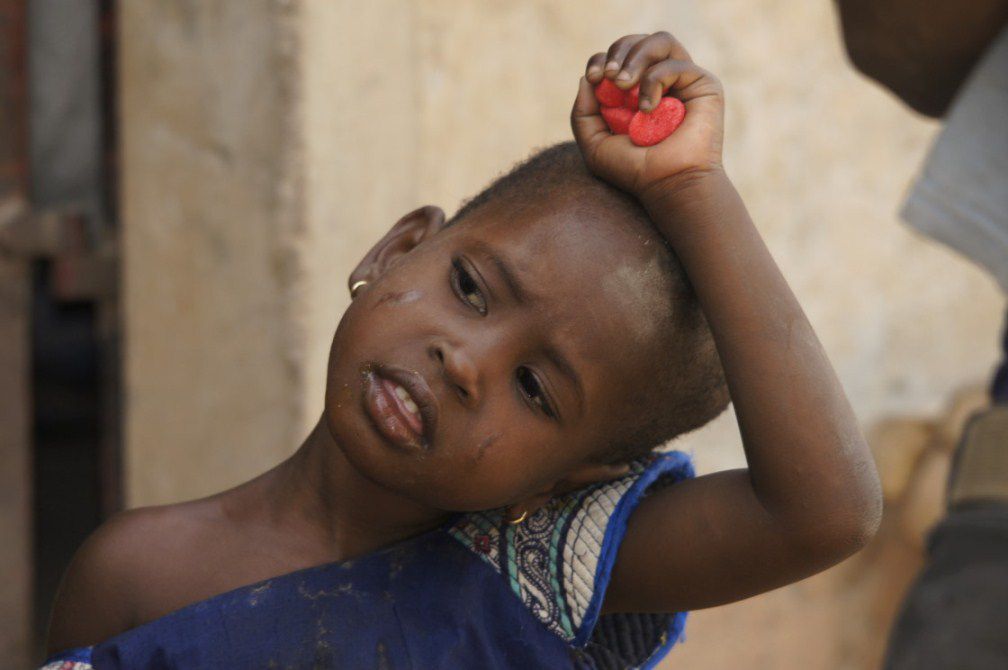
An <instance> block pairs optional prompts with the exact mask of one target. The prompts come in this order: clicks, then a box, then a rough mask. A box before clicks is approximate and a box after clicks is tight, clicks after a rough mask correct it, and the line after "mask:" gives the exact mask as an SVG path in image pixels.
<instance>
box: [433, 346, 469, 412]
mask: <svg viewBox="0 0 1008 670" xmlns="http://www.w3.org/2000/svg"><path fill="white" fill-rule="evenodd" d="M429 353H430V355H431V357H432V358H434V359H435V360H437V361H438V363H439V364H440V366H441V373H442V374H443V375H444V378H445V382H446V383H447V384H448V386H449V388H451V390H452V391H454V392H455V393H456V395H458V397H459V399H460V400H462V402H463V404H465V405H466V406H468V407H475V406H476V405H477V404H479V398H480V392H479V381H480V380H479V370H478V369H477V368H476V364H475V363H474V362H473V359H472V358H471V357H470V356H469V354H467V353H466V351H465V350H464V349H463V348H462V347H458V346H453V345H450V344H447V343H437V344H434V345H431V347H430V352H429Z"/></svg>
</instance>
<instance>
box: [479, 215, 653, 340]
mask: <svg viewBox="0 0 1008 670" xmlns="http://www.w3.org/2000/svg"><path fill="white" fill-rule="evenodd" d="M487 214H488V215H487V216H484V217H480V219H478V220H475V221H473V223H474V224H475V225H473V226H471V227H470V228H469V229H468V230H467V231H466V232H465V237H464V240H463V242H462V243H463V244H464V245H465V246H468V247H469V248H470V249H471V250H472V253H474V254H475V255H476V256H477V257H478V258H479V259H480V260H483V261H485V262H488V263H492V264H493V265H494V266H498V265H501V264H502V265H503V266H504V267H505V268H506V272H509V273H511V274H513V275H514V276H515V278H516V279H517V280H518V281H520V282H521V283H522V284H523V285H525V286H526V287H527V288H528V291H529V293H531V294H534V296H535V298H536V301H535V302H536V303H537V307H538V308H539V309H540V310H541V311H545V312H547V313H548V314H549V316H550V317H551V318H550V319H548V320H547V321H546V323H545V326H544V327H546V328H548V329H551V330H556V331H558V332H559V333H566V335H567V336H568V337H570V338H571V339H578V340H583V339H589V340H591V339H598V338H595V337H588V338H585V337H584V335H585V334H587V335H594V334H598V335H604V334H605V333H604V332H602V331H598V332H597V333H596V331H594V330H592V331H587V332H582V331H583V329H584V328H585V327H586V326H591V325H597V324H600V323H618V324H620V325H619V328H618V329H617V330H618V331H619V338H620V339H621V340H622V341H623V343H624V344H629V343H631V342H632V343H635V344H638V345H640V344H644V343H645V342H646V341H648V340H650V339H653V338H654V336H655V334H656V333H655V329H656V328H658V327H661V325H663V323H664V324H665V325H667V320H665V317H667V316H668V313H669V309H670V307H669V301H668V299H667V296H668V291H669V288H670V287H669V278H668V277H667V276H666V273H665V271H664V270H663V267H662V265H663V264H662V254H663V253H666V252H664V250H663V249H662V248H661V246H660V240H659V238H657V237H656V234H647V231H643V230H640V227H638V226H630V225H619V223H618V222H611V221H605V220H602V219H600V218H599V217H592V216H590V213H589V215H585V213H584V212H579V211H578V210H577V209H575V208H552V209H551V208H548V207H538V208H532V207H517V208H513V209H511V210H508V211H500V210H497V211H493V210H492V209H490V208H488V211H487ZM603 330H604V329H603ZM606 339H609V338H606ZM612 344H613V343H612V342H606V343H605V345H604V346H611V345H612ZM592 348H596V347H592Z"/></svg>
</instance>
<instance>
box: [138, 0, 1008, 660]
mask: <svg viewBox="0 0 1008 670" xmlns="http://www.w3.org/2000/svg"><path fill="white" fill-rule="evenodd" d="M122 11H123V17H122V22H121V43H122V87H123V105H122V123H123V170H122V174H123V175H124V183H123V220H124V232H125V254H124V257H125V259H126V267H125V281H126V285H125V301H126V342H127V349H126V351H127V360H126V374H127V388H126V401H127V417H126V438H127V444H126V464H127V465H126V467H127V490H128V497H129V501H130V503H131V504H134V505H138V504H146V503H153V502H164V501H170V500H178V499H181V498H186V497H192V496H196V495H202V494H205V493H209V492H211V491H214V490H218V489H220V488H222V487H225V486H228V485H231V484H234V483H237V482H239V481H241V480H242V479H245V478H247V477H249V476H251V475H253V474H254V473H256V472H258V471H261V470H263V469H265V468H266V467H269V466H270V465H271V464H273V463H275V462H277V461H278V460H279V459H281V458H282V457H283V456H284V455H286V454H288V453H290V452H291V451H292V450H293V449H294V448H295V447H296V445H297V443H298V441H299V439H300V438H301V436H302V435H303V434H304V432H305V430H306V429H307V428H308V427H309V426H310V425H311V423H312V422H313V421H314V420H315V419H316V418H317V416H318V413H319V411H320V408H321V398H322V390H323V380H324V371H325V357H326V352H327V348H328V344H329V339H330V337H331V334H332V331H333V328H334V327H335V324H336V322H337V320H338V317H339V314H340V313H341V312H342V310H343V309H344V308H345V306H346V304H347V301H348V298H347V295H346V277H347V275H348V273H349V272H350V270H351V269H352V267H353V264H354V263H356V261H357V260H358V259H359V258H360V256H361V255H362V254H363V253H364V252H365V250H366V249H367V247H368V246H369V245H370V244H371V243H372V242H373V241H375V240H376V239H377V238H378V237H379V236H380V234H382V233H383V232H384V231H385V230H386V229H387V228H388V227H389V226H390V225H391V224H392V223H393V222H394V221H395V219H396V218H397V217H398V216H399V215H400V214H402V213H405V212H406V211H408V210H409V209H412V208H413V207H415V206H417V205H420V204H424V203H435V204H441V205H442V206H444V207H445V209H446V210H448V211H449V213H450V212H451V210H453V209H454V208H455V207H456V206H457V204H458V203H459V201H460V200H461V199H463V198H464V197H466V196H468V195H471V194H472V193H473V192H474V191H475V190H477V189H478V188H480V187H481V186H482V185H483V184H484V183H486V182H487V181H488V180H489V179H491V178H492V177H493V176H494V175H496V174H497V173H499V172H500V171H501V170H503V169H505V168H506V167H508V166H509V165H510V164H511V163H513V162H514V161H516V160H518V159H520V158H522V157H523V156H525V155H526V154H527V153H528V152H529V151H530V150H531V149H532V148H533V147H536V146H541V145H544V144H548V143H552V142H556V141H560V140H564V139H566V138H567V137H568V136H569V131H568V126H567V114H568V110H569V107H570V103H571V100H572V96H573V94H574V91H575V87H576V83H577V78H578V76H579V75H580V73H581V71H582V68H583V65H584V61H585V60H586V59H587V57H588V56H589V55H590V54H591V53H592V52H594V51H597V50H601V49H604V48H605V47H606V46H607V45H608V43H609V42H610V41H611V40H612V39H613V38H615V37H617V36H619V35H622V34H624V33H628V32H637V31H649V30H654V29H659V28H665V29H669V30H671V31H673V32H674V33H676V34H677V35H678V36H679V37H680V38H681V39H682V40H683V41H684V42H685V43H686V45H687V46H688V47H689V48H690V50H691V51H692V53H693V55H694V57H695V58H696V60H698V61H699V62H700V63H702V64H703V65H705V66H707V67H708V68H710V69H712V70H713V71H715V72H716V73H718V74H719V75H720V76H721V77H722V79H723V81H724V83H725V87H726V90H727V95H728V118H727V121H728V123H727V138H726V158H725V160H726V164H727V166H728V169H729V171H730V173H731V174H732V176H733V177H734V179H735V181H736V183H737V185H738V187H739V189H740V190H741V192H742V194H743V196H744V197H745V199H746V201H747V203H748V204H749V207H750V209H751V211H752V214H753V217H754V219H755V220H756V221H757V223H758V225H759V227H760V229H761V231H762V232H763V233H764V235H765V236H766V239H767V242H768V244H769V246H770V248H771V250H772V251H773V253H774V254H775V256H776V257H777V259H778V260H779V262H780V264H781V266H782V268H783V270H784V273H785V275H786V276H787V277H788V279H789V280H790V281H791V283H792V286H793V287H794V289H795V291H796V293H797V294H798V296H799V298H800V299H801V300H802V302H803V304H804V306H805V308H806V310H807V312H808V314H809V316H810V318H811V320H812V322H813V324H814V325H815V326H816V327H817V330H818V332H819V334H820V336H821V338H822V340H823V342H824V345H825V346H826V349H827V350H828V352H829V354H830V356H831V358H832V360H833V362H834V364H835V366H836V368H837V370H838V372H839V374H840V376H841V378H842V380H843V382H844V384H845V386H846V388H847V389H848V391H849V394H850V396H851V399H852V401H853V403H854V405H855V408H856V410H857V412H858V415H859V417H860V418H861V419H862V421H863V422H864V424H865V425H866V426H870V425H872V424H874V423H875V422H876V421H878V420H879V419H881V418H884V417H886V416H890V415H893V414H907V413H909V414H929V413H934V412H936V411H938V410H939V408H941V407H942V406H943V404H944V403H945V401H946V400H947V398H948V397H949V395H950V394H951V393H952V391H953V390H954V389H956V388H958V387H961V386H963V385H964V384H968V383H974V382H976V381H978V380H982V379H984V378H985V377H986V375H987V374H988V371H989V368H990V366H991V364H992V362H993V360H994V355H995V343H996V332H997V328H998V327H999V318H1000V316H1001V314H1002V309H1003V303H1002V300H1001V298H1000V297H999V296H998V294H997V293H996V291H995V288H994V285H993V283H992V282H991V281H989V280H988V279H987V278H986V277H985V276H983V275H982V274H981V273H980V272H979V271H978V270H976V269H974V268H973V267H971V266H970V265H968V264H967V263H966V262H964V261H962V260H961V259H959V258H957V257H955V256H953V255H952V254H951V253H950V252H947V251H946V250H944V249H942V248H940V247H938V246H936V245H933V244H931V243H928V242H926V241H923V240H922V239H919V238H917V237H915V236H914V235H912V234H911V233H910V232H908V231H907V230H906V229H905V228H904V227H903V226H902V225H901V224H900V223H899V222H898V221H897V219H896V216H895V211H896V209H897V207H898V203H899V202H900V199H901V197H902V194H903V192H904V190H905V188H906V186H907V184H908V182H909V179H910V177H911V175H912V174H913V173H914V171H915V170H916V168H917V166H918V165H919V163H920V161H921V159H922V157H923V155H924V153H925V151H926V148H927V145H928V142H929V141H930V139H931V137H932V136H933V134H934V132H935V129H936V125H935V124H934V123H932V122H928V121H925V120H922V119H921V118H919V117H916V116H914V115H912V114H911V113H909V112H908V111H906V110H905V109H904V108H903V107H901V106H900V105H899V104H898V103H897V102H895V101H894V100H893V99H892V98H890V97H889V96H888V95H886V94H885V93H883V92H882V91H881V90H880V89H878V88H876V87H875V86H873V85H872V84H870V83H868V82H867V81H866V80H864V79H862V78H860V77H859V76H857V75H856V74H855V73H854V72H853V71H852V70H851V68H850V67H849V65H848V64H847V63H846V62H845V60H844V57H843V52H842V49H841V45H840V43H839V40H838V29H837V26H836V24H835V19H834V16H833V12H832V3H830V2H828V1H827V0H817V1H815V2H793V1H792V2H788V1H784V0H758V1H756V0H753V1H749V2H739V1H738V0H705V1H704V2H700V1H695V2H685V1H682V2H668V1H663V2H658V1H657V0H634V1H630V0H608V1H599V2H593V3H585V2H547V1H545V0H543V1H540V2H535V1H532V0H514V1H512V2H499V1H496V0H481V1H471V2H465V3H461V2H450V1H448V0H427V1H425V2H422V3H420V2H415V3H414V2H406V1H401V2H394V1H391V0H377V1H375V2H371V3H349V2H335V1H323V0H288V1H286V2H282V1H277V2H268V1H266V0H257V1H256V2H241V3H238V2H225V1H224V0H199V1H197V0H188V1H186V2H175V3H161V2H155V1H153V0H138V1H135V2H128V3H123V5H122ZM679 446H680V447H681V448H684V449H688V450H692V451H693V452H694V453H695V456H696V459H697V463H698V465H699V468H700V470H701V471H709V470H712V469H718V468H722V467H727V466H735V465H739V464H741V463H742V462H743V460H742V452H741V449H740V445H739V441H738V437H737V435H736V434H735V430H734V426H733V423H732V418H731V416H726V417H724V418H722V419H720V420H719V421H717V422H715V424H713V425H712V426H710V427H708V428H707V429H704V430H702V431H700V432H699V433H698V434H696V435H694V436H690V437H688V438H686V439H683V440H681V441H680V444H679ZM909 569H910V568H906V569H904V572H906V571H907V570H909ZM843 574H845V575H849V574H850V573H843ZM824 579H827V580H828V579H832V578H829V577H827V578H824ZM844 579H847V577H844ZM842 584H843V582H839V583H838V582H830V581H826V582H823V581H818V582H815V581H814V582H809V583H806V584H802V585H798V586H795V587H792V589H789V590H784V591H780V592H778V593H776V594H772V595H769V596H765V597H764V599H763V600H761V599H755V600H754V601H750V603H753V602H755V603H757V605H756V607H757V609H755V610H751V609H750V610H747V609H746V608H747V607H753V606H752V605H750V604H748V603H747V604H743V605H739V606H734V607H733V608H732V609H729V610H713V611H711V612H709V613H702V614H701V615H699V616H697V617H696V620H695V621H694V623H693V624H692V626H693V628H692V629H691V639H692V640H694V641H695V644H691V645H689V646H690V649H689V651H684V652H683V653H682V654H681V655H680V657H681V656H686V657H688V658H689V659H690V660H691V662H692V664H691V667H705V668H715V667H725V668H728V667H736V666H737V662H738V659H739V658H740V656H738V655H735V654H734V652H733V651H732V650H734V649H736V648H735V647H732V646H731V645H721V644H717V640H718V639H719V637H720V636H729V637H730V636H733V635H737V636H739V637H738V639H745V640H749V642H748V643H747V649H748V651H747V650H746V649H741V648H739V649H738V653H739V654H744V653H750V654H752V655H750V656H747V657H746V658H749V659H757V660H758V659H763V660H762V661H760V663H751V664H750V667H767V668H777V667H803V668H813V667H823V668H827V667H829V668H835V667H858V666H857V665H856V664H851V663H853V662H851V663H848V664H847V665H844V663H846V662H845V661H842V660H841V661H838V660H837V659H842V658H844V657H843V655H842V649H841V647H842V645H843V644H846V643H844V642H843V641H842V639H841V637H842V636H840V635H839V634H838V633H837V628H838V627H842V626H845V625H846V626H850V625H852V624H850V623H849V621H848V623H844V622H843V621H840V620H839V619H838V618H837V617H836V616H834V615H831V614H828V613H829V612H830V611H831V610H830V607H831V603H833V602H834V601H835V600H836V599H837V598H842V593H843V588H842ZM866 588H867V587H866ZM761 602H763V603H766V605H759V603H761ZM802 602H807V603H808V606H807V608H806V609H801V608H800V607H799V605H798V604H799V603H802ZM775 603H776V604H775ZM719 612H727V614H719ZM735 612H755V614H752V615H736V614H733V613H735ZM761 617H762V618H761ZM728 625H730V629H728V630H724V629H725V626H728ZM767 630H772V631H773V634H770V635H763V634H762V633H763V632H764V631H767ZM798 631H802V632H801V635H802V636H804V637H805V638H807V639H808V640H813V641H815V642H816V644H814V645H811V646H810V647H809V649H811V651H808V650H807V653H808V654H811V656H808V657H802V658H803V661H802V663H801V664H799V665H794V664H791V665H788V661H787V660H786V658H784V657H780V656H778V655H776V654H779V653H782V652H780V651H779V650H780V649H783V648H785V647H781V645H782V638H787V637H788V636H791V637H793V636H795V635H798ZM752 645H755V646H752ZM775 649H776V650H778V651H776V652H775V651H774V650H775ZM816 649H818V651H816ZM837 654H840V655H839V656H838V655H837ZM837 663H839V665H837Z"/></svg>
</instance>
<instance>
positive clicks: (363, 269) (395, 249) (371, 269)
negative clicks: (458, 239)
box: [348, 205, 445, 286]
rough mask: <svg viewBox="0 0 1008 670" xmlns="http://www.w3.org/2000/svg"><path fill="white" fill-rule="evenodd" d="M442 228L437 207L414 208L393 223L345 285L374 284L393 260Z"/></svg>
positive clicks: (443, 220) (442, 213) (441, 220)
mask: <svg viewBox="0 0 1008 670" xmlns="http://www.w3.org/2000/svg"><path fill="white" fill-rule="evenodd" d="M444 226H445V213H444V210H442V209H441V208H440V207H435V206H434V205H425V206H423V207H420V208H417V209H414V210H413V211H412V212H410V213H409V214H407V215H405V216H403V217H402V218H401V219H399V220H398V221H396V223H395V225H394V226H392V228H391V229H390V230H389V231H388V232H387V233H385V237H383V238H381V239H380V240H379V241H378V243H377V244H375V245H374V246H373V247H371V250H370V251H368V252H367V254H366V255H365V256H364V258H363V259H362V260H361V262H360V263H358V264H357V267H356V268H354V271H353V272H351V273H350V281H349V283H348V286H353V285H355V284H357V283H358V282H361V281H365V282H373V281H374V280H376V279H378V277H380V276H382V275H383V274H384V273H385V271H386V270H387V269H388V267H389V266H390V265H391V264H392V263H394V262H395V260H396V259H398V258H400V257H401V256H403V255H405V254H407V253H409V252H410V251H412V250H413V249H415V248H416V247H417V245H419V244H420V243H421V242H423V241H424V240H425V239H427V238H428V237H431V236H432V235H434V234H435V233H437V232H438V231H439V230H441V229H442V228H444Z"/></svg>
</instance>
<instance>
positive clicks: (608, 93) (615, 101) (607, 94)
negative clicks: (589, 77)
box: [595, 79, 627, 107]
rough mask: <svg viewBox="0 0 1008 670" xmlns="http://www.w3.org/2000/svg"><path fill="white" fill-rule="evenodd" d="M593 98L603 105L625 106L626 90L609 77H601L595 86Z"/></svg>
mask: <svg viewBox="0 0 1008 670" xmlns="http://www.w3.org/2000/svg"><path fill="white" fill-rule="evenodd" d="M595 99H596V100H598V101H599V104H601V105H602V106H604V107H625V106H626V102H627V92H626V91H624V90H623V89H621V88H619V87H618V86H616V84H614V83H612V80H611V79H603V80H602V81H601V82H600V83H599V85H598V86H596V87H595Z"/></svg>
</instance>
